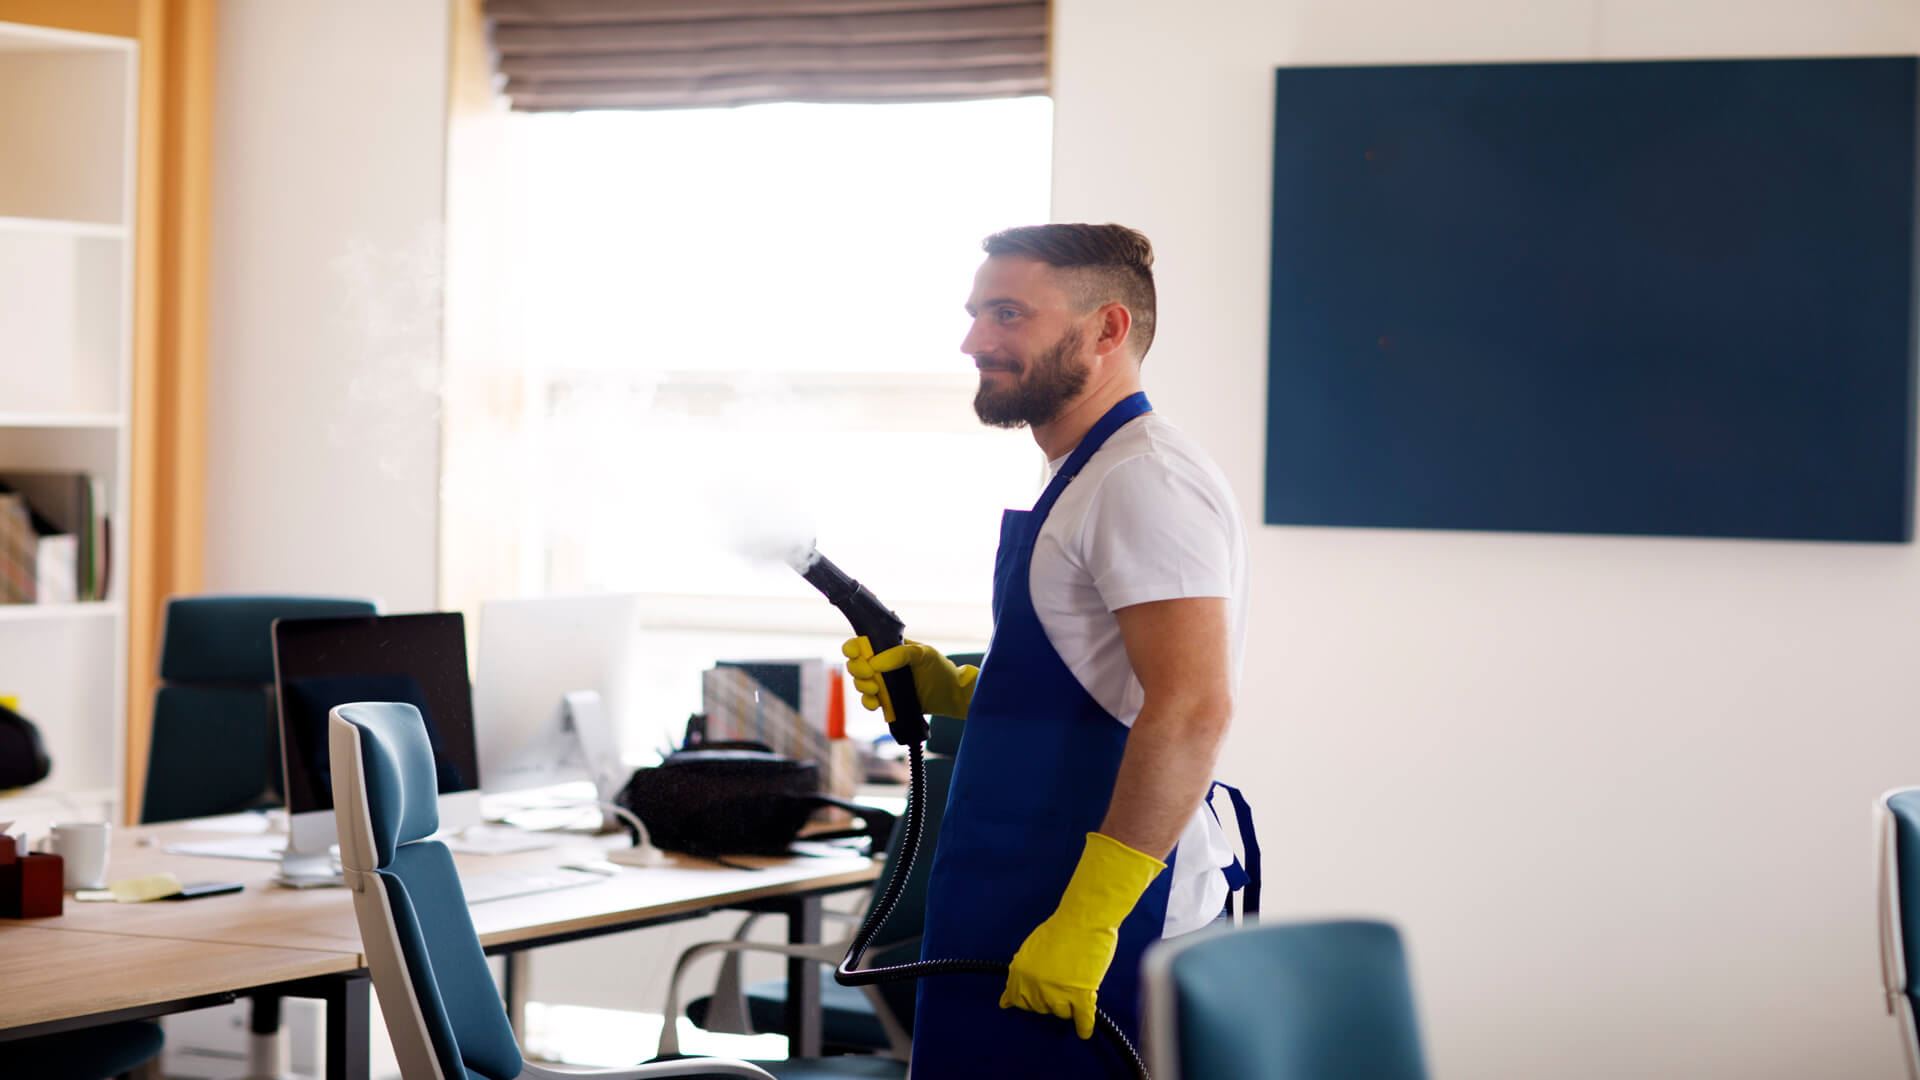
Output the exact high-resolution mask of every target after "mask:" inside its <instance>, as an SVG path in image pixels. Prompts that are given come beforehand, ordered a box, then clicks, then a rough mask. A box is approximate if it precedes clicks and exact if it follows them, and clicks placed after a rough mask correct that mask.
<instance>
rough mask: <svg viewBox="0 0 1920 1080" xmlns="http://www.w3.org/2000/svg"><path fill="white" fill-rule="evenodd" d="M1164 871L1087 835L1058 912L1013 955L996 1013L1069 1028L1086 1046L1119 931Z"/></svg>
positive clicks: (1149, 860)
mask: <svg viewBox="0 0 1920 1080" xmlns="http://www.w3.org/2000/svg"><path fill="white" fill-rule="evenodd" d="M1166 868H1167V864H1166V863H1164V862H1161V861H1160V860H1159V859H1156V858H1154V857H1153V856H1151V855H1148V854H1147V853H1145V852H1143V851H1136V850H1134V849H1133V848H1130V847H1128V846H1127V845H1125V844H1123V843H1121V842H1120V841H1118V840H1115V839H1114V838H1113V837H1111V836H1107V835H1105V834H1104V833H1097V832H1092V833H1088V834H1087V846H1086V849H1085V850H1084V851H1082V852H1081V854H1080V865H1078V866H1076V867H1074V870H1073V879H1072V880H1071V881H1069V882H1067V891H1066V892H1065V893H1063V894H1061V897H1060V906H1059V907H1057V908H1055V909H1054V912H1053V914H1052V915H1049V916H1047V921H1046V922H1043V923H1041V924H1040V925H1039V927H1037V928H1036V929H1035V930H1034V931H1033V933H1031V934H1029V935H1027V940H1026V943H1025V944H1023V945H1021V946H1020V951H1019V952H1017V953H1014V954H1013V965H1012V967H1011V968H1010V969H1009V970H1008V972H1007V988H1006V990H1005V991H1004V992H1003V993H1002V994H1001V995H1000V1007H1001V1008H1003V1009H1008V1008H1013V1009H1025V1010H1027V1011H1028V1012H1036V1013H1040V1014H1042V1015H1044V1016H1057V1017H1060V1018H1061V1019H1062V1020H1072V1021H1073V1028H1074V1031H1075V1032H1077V1033H1078V1034H1079V1036H1080V1037H1081V1038H1083V1039H1086V1038H1091V1037H1092V1036H1093V1014H1094V1009H1095V1007H1096V1004H1097V1001H1096V999H1097V998H1098V996H1099V993H1100V980H1102V979H1104V978H1106V977H1107V968H1108V967H1109V966H1111V965H1112V964H1113V954H1114V951H1115V950H1116V949H1118V948H1119V946H1120V924H1121V923H1122V922H1124V921H1125V920H1126V918H1127V915H1128V913H1130V912H1132V911H1133V906H1134V905H1135V904H1137V903H1139V902H1140V895H1141V894H1142V893H1144V892H1146V891H1147V886H1148V885H1151V884H1153V879H1154V878H1156V877H1158V876H1160V872H1161V871H1162V870H1165V869H1166Z"/></svg>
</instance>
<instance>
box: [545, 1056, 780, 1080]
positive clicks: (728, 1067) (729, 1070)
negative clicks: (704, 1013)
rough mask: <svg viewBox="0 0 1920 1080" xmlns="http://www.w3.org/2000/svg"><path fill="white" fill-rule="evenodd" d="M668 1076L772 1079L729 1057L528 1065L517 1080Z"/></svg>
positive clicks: (629, 1079)
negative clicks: (606, 1065) (619, 1064)
mask: <svg viewBox="0 0 1920 1080" xmlns="http://www.w3.org/2000/svg"><path fill="white" fill-rule="evenodd" d="M669 1076H739V1077H747V1078H750V1080H775V1077H774V1075H773V1074H772V1073H770V1072H768V1071H767V1070H765V1069H763V1068H761V1067H760V1066H758V1065H753V1064H749V1063H747V1062H745V1061H735V1060H732V1059H730V1058H687V1059H686V1060H684V1061H656V1062H654V1063H652V1064H651V1065H634V1066H631V1067H629V1068H625V1069H561V1068H555V1067H553V1066H551V1065H534V1064H531V1063H528V1064H526V1065H524V1066H523V1067H522V1068H521V1071H520V1076H519V1077H518V1078H517V1080H588V1078H591V1080H655V1078H664V1077H669Z"/></svg>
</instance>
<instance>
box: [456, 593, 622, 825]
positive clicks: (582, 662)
mask: <svg viewBox="0 0 1920 1080" xmlns="http://www.w3.org/2000/svg"><path fill="white" fill-rule="evenodd" d="M640 616H641V610H640V598H639V597H637V596H631V595H618V594H602V595H591V596H545V597H533V598H528V599H515V600H493V601H489V602H487V603H486V604H484V605H482V606H481V608H480V645H479V655H478V657H477V660H478V668H477V671H476V674H475V677H474V699H473V711H474V730H475V732H476V736H477V741H478V743H479V753H480V757H479V760H480V775H481V777H482V778H483V781H484V788H485V790H486V792H487V793H488V794H489V795H492V794H499V793H505V792H514V791H525V790H527V789H529V788H542V787H553V786H557V785H560V784H565V783H569V782H572V781H578V780H590V781H592V782H593V787H594V792H595V797H596V798H597V799H598V800H599V801H600V802H603V803H606V802H612V801H613V799H614V797H615V796H616V795H618V794H619V792H620V789H621V788H622V787H623V786H625V784H626V781H627V775H628V772H629V770H628V769H627V767H626V765H625V764H624V763H623V761H622V760H621V757H620V747H619V740H618V736H617V732H618V731H619V730H620V729H621V727H622V726H623V725H624V724H625V723H626V722H627V721H628V720H629V719H630V710H631V709H632V708H633V707H634V704H635V701H634V699H635V690H636V680H635V667H634V662H635V658H636V655H637V650H638V648H639V633H640Z"/></svg>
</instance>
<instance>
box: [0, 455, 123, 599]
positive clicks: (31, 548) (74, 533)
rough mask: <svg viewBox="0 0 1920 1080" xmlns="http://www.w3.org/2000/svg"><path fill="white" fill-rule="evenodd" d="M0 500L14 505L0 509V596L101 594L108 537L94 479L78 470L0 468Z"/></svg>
mask: <svg viewBox="0 0 1920 1080" xmlns="http://www.w3.org/2000/svg"><path fill="white" fill-rule="evenodd" d="M0 500H6V502H7V505H10V506H13V507H15V508H16V509H15V511H14V512H13V513H12V514H4V513H0V517H3V518H4V519H3V520H0V545H4V548H3V549H0V562H4V563H6V564H7V567H8V568H7V569H0V575H5V576H6V578H7V581H6V582H5V583H0V602H4V603H16V604H19V603H36V602H37V603H42V604H71V603H75V602H79V601H93V600H105V599H106V598H107V587H108V584H109V582H108V577H109V574H108V566H109V564H110V559H109V553H110V550H111V541H110V539H109V532H110V530H109V528H108V520H107V516H106V499H105V497H104V494H103V490H102V487H101V484H100V481H99V480H97V479H96V478H94V477H92V476H90V475H88V474H86V473H80V472H36V471H29V470H14V471H0ZM21 511H24V518H23V515H22V513H21ZM23 520H24V529H23V528H22V522H23ZM22 575H24V580H25V585H24V586H22V585H21V584H20V580H21V576H22Z"/></svg>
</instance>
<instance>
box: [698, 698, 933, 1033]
mask: <svg viewBox="0 0 1920 1080" xmlns="http://www.w3.org/2000/svg"><path fill="white" fill-rule="evenodd" d="M960 730H961V722H960V721H959V720H955V719H953V718H952V717H945V716H936V717H934V718H933V731H932V733H931V734H930V735H929V736H928V738H927V753H926V768H927V818H926V826H925V838H924V839H923V840H922V841H921V844H920V858H919V859H918V860H916V861H915V863H914V865H913V872H912V873H911V874H910V875H909V876H908V877H907V884H906V886H905V887H904V888H903V889H902V891H901V893H900V900H899V902H898V903H897V904H896V905H895V907H894V909H893V914H892V915H890V916H888V917H887V922H886V925H884V926H882V927H881V928H880V932H879V933H878V934H876V935H874V939H873V941H874V943H873V945H872V946H871V947H870V948H869V949H868V952H867V959H866V964H867V966H869V967H885V966H888V965H891V964H905V963H910V962H912V961H914V960H918V959H920V935H921V933H922V931H923V930H924V928H925V926H926V915H927V875H928V871H929V869H930V868H931V867H932V865H933V849H934V845H935V844H936V843H937V842H938V840H939V837H940V823H941V821H942V820H944V819H945V817H946V809H947V792H948V789H950V788H951V787H952V786H953V755H954V754H955V753H957V752H958V751H959V749H960ZM906 831H907V830H906V829H905V827H904V826H903V827H899V828H895V829H894V830H893V837H892V839H891V841H890V842H889V846H888V848H887V864H888V865H889V866H891V865H892V864H893V861H894V859H895V858H897V857H898V856H899V853H900V843H901V841H902V840H903V839H904V838H905V835H906ZM886 883H887V878H886V876H885V875H882V876H881V877H880V878H878V879H877V880H875V881H874V886H873V892H872V894H871V895H870V896H869V897H868V901H867V902H868V903H869V904H871V903H872V902H873V901H874V900H875V899H877V898H878V897H879V895H880V893H881V891H882V890H883V889H885V887H886ZM759 918H760V916H759V915H750V916H748V917H747V919H746V921H745V922H743V923H741V925H740V928H739V929H738V930H737V931H735V933H734V936H733V939H732V940H730V941H712V942H706V943H704V944H700V945H695V946H693V947H692V948H690V949H688V950H687V951H685V952H684V953H682V954H680V960H679V962H678V963H677V964H676V965H675V966H674V977H673V982H672V983H671V984H670V986H669V988H668V991H667V1004H666V1007H665V1010H664V1011H665V1013H666V1015H668V1016H676V1015H678V1014H679V1000H680V996H679V995H680V979H681V976H682V975H683V974H684V973H685V972H686V971H687V970H688V968H689V967H690V966H691V965H692V964H693V962H694V961H696V960H699V959H700V958H702V957H705V956H709V955H711V954H713V953H716V952H719V953H724V954H725V956H726V958H725V959H724V960H723V961H722V962H721V967H720V976H719V978H718V979H717V980H716V981H715V984H714V989H713V994H712V996H711V997H704V998H699V999H697V1000H695V1001H692V1002H689V1003H688V1005H687V1016H688V1018H689V1019H691V1020H692V1021H693V1022H694V1023H696V1024H698V1025H700V1026H701V1027H703V1028H706V1029H708V1030H709V1031H727V1032H738V1033H742V1034H752V1033H755V1032H764V1031H778V1030H780V1028H781V1026H782V1025H783V1024H784V1022H785V1017H786V1008H787V982H786V980H785V979H769V980H767V981H765V982H757V983H753V984H750V985H748V986H745V987H744V988H743V987H742V986H741V978H740V957H741V955H742V954H743V953H747V952H769V953H778V954H781V955H785V956H799V957H804V958H807V959H812V960H818V961H820V962H821V964H822V965H824V966H823V967H822V968H821V970H820V1013H821V1024H820V1040H821V1045H822V1046H823V1047H824V1048H825V1049H827V1050H828V1051H829V1052H834V1053H875V1052H878V1053H884V1054H886V1055H888V1056H889V1057H892V1058H895V1059H897V1060H899V1061H905V1060H907V1056H908V1054H909V1053H910V1052H911V1050H912V1048H913V1036H912V1033H913V1003H914V987H915V984H914V983H912V982H910V981H903V982H892V983H883V984H881V985H879V986H868V987H852V986H841V985H840V984H839V983H838V982H836V981H835V980H834V978H833V969H834V968H835V967H837V966H838V965H839V963H840V960H841V958H842V957H844V956H845V955H846V952H847V945H848V942H847V941H837V942H829V943H827V944H824V945H783V944H776V943H773V942H764V941H749V940H747V939H746V935H747V933H748V931H749V930H751V929H752V927H753V924H754V922H755V921H757V920H758V919H759ZM854 921H855V922H857V921H858V917H857V916H856V917H855V918H854ZM677 1045H678V1044H677V1033H676V1032H675V1031H674V1030H673V1028H672V1027H671V1026H668V1027H666V1028H663V1029H662V1031H661V1049H660V1052H661V1053H662V1054H670V1053H673V1052H674V1051H675V1050H676V1048H677Z"/></svg>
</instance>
